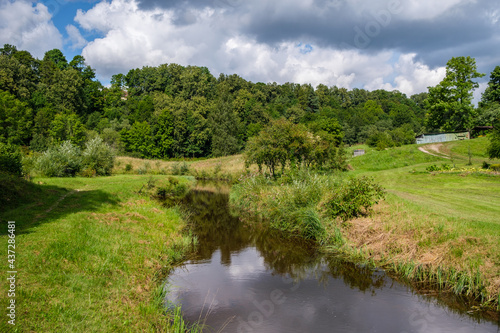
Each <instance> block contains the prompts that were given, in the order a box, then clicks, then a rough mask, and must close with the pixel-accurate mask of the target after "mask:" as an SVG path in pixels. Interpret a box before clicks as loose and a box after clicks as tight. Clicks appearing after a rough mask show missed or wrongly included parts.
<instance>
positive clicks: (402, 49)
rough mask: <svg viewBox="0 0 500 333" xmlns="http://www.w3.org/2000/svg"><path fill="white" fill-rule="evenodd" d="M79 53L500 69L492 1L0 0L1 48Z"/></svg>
mask: <svg viewBox="0 0 500 333" xmlns="http://www.w3.org/2000/svg"><path fill="white" fill-rule="evenodd" d="M4 43H9V44H14V45H16V46H17V47H18V49H22V50H28V51H30V52H31V53H32V54H33V55H35V56H36V57H38V58H42V57H43V54H44V52H45V51H47V50H50V49H53V48H59V49H61V50H62V51H63V52H64V53H65V54H66V56H67V58H68V60H71V58H72V57H73V56H74V55H76V54H82V55H83V56H84V57H85V59H86V61H87V63H88V64H89V65H90V66H92V67H93V68H94V69H95V70H96V72H97V74H98V78H99V79H100V80H101V81H102V82H103V83H106V82H108V81H109V78H110V77H111V75H113V74H117V73H124V74H126V73H127V72H128V71H129V70H130V69H131V68H138V67H139V68H140V67H142V66H146V65H149V66H156V65H159V64H162V63H178V64H181V65H198V66H206V67H208V68H209V69H210V71H211V72H212V74H213V75H215V76H218V75H219V73H225V74H233V73H236V74H238V75H240V76H242V77H243V78H245V79H247V80H251V81H254V82H257V81H261V82H273V81H274V82H278V83H284V82H297V83H311V84H312V85H313V86H316V85H317V84H319V83H323V84H326V85H328V86H333V85H336V86H341V87H346V88H355V87H356V88H365V89H369V90H373V89H380V88H382V89H387V90H393V89H397V90H400V91H402V92H404V93H406V94H407V95H412V94H414V93H419V92H422V91H426V90H427V87H428V86H433V85H436V84H437V83H439V81H441V79H442V78H443V77H444V73H445V66H446V62H447V61H448V60H449V59H450V58H451V57H454V56H472V57H474V58H476V61H477V63H478V68H479V71H481V72H483V73H486V74H487V76H486V77H485V78H484V79H483V80H482V81H483V84H482V86H481V89H479V91H478V92H476V95H479V96H480V92H481V90H483V89H484V86H485V84H486V82H487V81H488V77H489V74H490V72H491V71H492V70H493V68H494V67H495V66H497V65H500V6H499V5H498V0H272V1H271V0H252V1H249V0H108V1H99V0H83V1H78V0H43V1H39V2H32V1H28V0H20V1H11V0H0V44H1V45H3V44H4Z"/></svg>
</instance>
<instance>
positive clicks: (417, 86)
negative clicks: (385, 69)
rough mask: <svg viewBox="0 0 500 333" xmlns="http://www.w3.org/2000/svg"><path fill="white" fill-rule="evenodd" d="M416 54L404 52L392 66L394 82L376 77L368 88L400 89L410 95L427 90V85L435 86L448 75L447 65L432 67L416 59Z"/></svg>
mask: <svg viewBox="0 0 500 333" xmlns="http://www.w3.org/2000/svg"><path fill="white" fill-rule="evenodd" d="M415 56H416V54H403V55H401V56H400V57H399V60H398V62H397V63H396V64H395V65H394V66H393V68H392V71H393V72H392V73H391V74H392V75H394V76H395V78H394V82H393V83H388V82H384V80H382V79H381V78H376V79H375V80H374V81H372V82H371V83H369V84H368V85H367V86H366V88H367V89H370V90H373V89H386V90H394V89H396V90H399V91H401V92H403V93H405V94H406V95H408V96H411V95H413V94H417V93H419V92H423V91H427V87H430V86H435V85H437V84H438V83H439V82H441V80H442V79H443V78H444V76H445V75H446V68H445V67H438V68H436V69H430V68H429V66H427V65H424V64H422V63H421V62H418V61H417V62H416V61H415Z"/></svg>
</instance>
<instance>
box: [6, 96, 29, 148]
mask: <svg viewBox="0 0 500 333" xmlns="http://www.w3.org/2000/svg"><path fill="white" fill-rule="evenodd" d="M32 125H33V115H32V110H31V109H30V108H29V107H28V106H27V105H26V103H23V102H21V101H19V100H18V99H16V97H15V96H13V95H11V94H10V93H8V92H7V91H1V90H0V142H4V143H12V144H17V145H27V144H28V143H29V141H30V139H31V136H32Z"/></svg>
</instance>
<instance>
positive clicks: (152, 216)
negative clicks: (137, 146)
mask: <svg viewBox="0 0 500 333" xmlns="http://www.w3.org/2000/svg"><path fill="white" fill-rule="evenodd" d="M155 178H158V179H161V178H162V176H156V177H155ZM149 179H150V176H135V175H120V176H113V177H99V178H37V179H35V184H38V185H34V184H31V185H26V184H24V185H23V186H30V187H33V189H32V190H33V191H35V192H36V199H35V200H34V201H32V202H25V203H18V205H17V207H15V208H12V209H10V210H6V211H2V212H1V214H0V219H1V221H2V224H1V228H2V229H1V230H0V235H1V236H0V237H1V240H2V247H3V248H4V249H6V248H7V239H8V237H7V228H6V221H9V220H10V221H16V238H15V239H16V268H17V271H18V281H17V288H16V304H17V318H16V319H17V320H16V322H17V325H16V328H17V330H18V331H19V332H112V331H119V332H139V331H144V332H147V331H151V332H167V331H173V330H175V328H173V327H172V326H170V319H169V317H172V320H174V319H173V318H174V317H173V315H165V313H164V310H163V308H162V306H161V301H159V298H158V288H159V286H160V285H161V282H162V277H164V275H165V273H166V272H168V270H169V269H170V267H171V265H172V264H174V263H175V262H177V261H179V260H181V259H183V258H184V255H185V253H186V251H188V250H190V249H191V247H192V242H193V239H192V238H191V237H189V236H188V235H184V234H182V233H181V229H182V228H183V226H184V222H183V220H182V218H181V214H180V211H179V210H178V209H177V208H175V207H174V208H164V207H162V205H161V204H160V203H159V202H156V201H154V200H152V199H150V198H149V196H145V195H140V194H138V191H139V189H140V188H141V187H143V185H144V184H145V183H147V182H148V180H149ZM179 180H180V182H181V183H186V184H190V183H191V182H192V178H191V179H189V178H186V177H180V178H179ZM39 183H41V184H43V185H40V184H39ZM25 197H26V198H29V199H34V198H35V196H33V195H26V196H25ZM3 267H4V271H7V267H6V260H4V265H3ZM1 286H2V290H1V292H2V295H6V287H7V286H6V283H2V284H1ZM160 299H161V297H160ZM6 301H7V300H6V297H4V298H2V301H1V302H0V303H1V306H2V307H4V306H6V304H7V303H6ZM175 320H177V321H178V322H179V320H180V318H176V319H175ZM4 324H5V320H2V325H4ZM182 325H184V324H182ZM5 330H6V327H5V326H4V327H2V332H3V331H5Z"/></svg>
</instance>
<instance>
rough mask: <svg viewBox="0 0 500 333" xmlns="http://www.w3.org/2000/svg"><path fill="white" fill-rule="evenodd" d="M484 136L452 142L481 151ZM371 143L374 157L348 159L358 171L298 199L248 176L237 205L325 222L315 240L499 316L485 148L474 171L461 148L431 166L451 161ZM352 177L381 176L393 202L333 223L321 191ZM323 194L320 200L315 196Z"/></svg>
mask: <svg viewBox="0 0 500 333" xmlns="http://www.w3.org/2000/svg"><path fill="white" fill-rule="evenodd" d="M485 142H487V141H485V140H484V139H483V140H478V141H475V140H472V142H471V143H465V142H464V143H449V144H446V145H445V147H448V149H449V150H450V151H457V150H458V151H460V149H461V150H464V149H463V147H461V145H463V144H471V145H472V147H477V146H483V145H484V143H485ZM365 148H366V150H367V153H366V155H364V156H361V157H356V158H355V159H352V160H351V161H350V164H351V166H352V167H353V169H354V171H351V172H349V173H347V174H341V175H334V176H315V177H317V178H313V177H310V179H312V181H311V182H303V183H302V185H301V184H300V182H295V183H296V185H297V186H296V187H295V189H294V190H293V191H298V192H297V195H293V194H292V193H293V191H292V190H291V188H290V185H287V184H283V185H282V183H280V182H279V181H278V182H269V183H268V184H259V186H253V185H251V182H254V181H255V180H251V179H250V180H248V179H247V180H243V182H242V183H241V184H243V185H241V186H238V185H237V186H235V187H233V191H232V193H231V202H232V204H233V205H234V206H237V207H239V208H240V209H242V210H246V211H249V212H250V213H253V214H255V215H258V216H263V217H268V216H271V215H273V214H274V215H275V216H274V217H273V221H275V220H276V215H280V216H282V217H283V220H284V221H294V218H295V223H296V224H297V225H301V224H311V225H320V226H322V227H323V228H324V229H325V231H324V235H323V236H321V237H317V239H318V242H319V243H320V244H322V245H323V248H324V250H325V251H332V252H336V253H342V254H343V255H344V256H346V257H347V258H350V259H351V260H354V261H361V262H365V263H370V264H372V265H375V266H379V267H384V268H385V269H386V270H388V271H389V272H394V273H396V274H397V276H399V277H401V278H405V279H407V280H409V281H411V282H413V283H415V284H417V285H416V286H417V288H418V287H425V289H427V290H430V289H431V290H436V291H437V290H441V291H445V292H452V293H455V294H457V295H463V296H466V297H468V298H469V299H471V300H474V301H477V302H478V303H474V304H475V305H477V304H481V305H480V306H479V307H472V306H473V305H472V304H473V303H472V302H471V303H470V304H471V308H470V311H477V310H485V311H487V312H488V311H489V313H486V315H488V316H490V317H495V316H496V317H498V311H499V307H498V303H499V297H500V296H499V291H500V279H499V278H498V277H499V276H500V256H499V253H500V242H499V239H500V221H499V220H498V216H500V177H499V176H498V175H497V174H495V173H489V172H486V171H481V170H479V169H480V165H479V163H481V162H482V161H484V160H485V159H482V156H481V154H482V153H481V152H480V151H479V150H478V149H477V148H476V149H474V150H473V151H474V155H473V156H472V157H473V158H472V160H473V163H476V165H475V168H474V169H471V167H470V166H467V167H468V170H467V171H464V170H463V169H461V168H463V167H465V166H466V164H467V162H468V158H467V157H466V156H461V155H459V154H457V153H455V154H454V157H453V163H455V166H456V167H457V170H456V171H450V170H447V171H446V172H428V171H427V169H428V168H429V167H430V166H433V165H439V166H441V165H442V164H443V163H448V165H449V164H450V163H451V162H450V160H448V159H444V158H440V157H436V156H431V155H427V154H424V153H422V152H421V151H419V150H418V146H417V145H411V146H405V147H401V148H396V149H390V150H385V151H381V152H379V151H375V150H371V149H369V148H368V147H365ZM457 148H459V149H457ZM472 167H474V165H473V166H472ZM449 168H452V166H451V165H449ZM445 169H447V168H446V167H445ZM349 176H356V177H370V178H372V179H374V181H375V182H376V183H378V184H380V185H381V186H382V187H383V188H384V189H385V190H386V192H387V193H386V196H385V200H384V201H381V202H380V203H379V204H377V205H375V206H374V207H373V212H372V213H371V214H370V215H367V216H358V217H355V218H353V219H345V218H341V217H338V218H333V219H332V218H331V216H328V210H327V209H325V201H326V200H328V195H326V194H325V196H323V194H322V193H328V191H323V190H322V189H321V188H322V186H324V185H322V184H327V183H335V182H337V183H339V184H340V183H341V182H345V181H346V178H348V177H349ZM292 183H293V181H292ZM317 189H319V190H317ZM315 190H316V191H315ZM318 193H319V195H320V197H314V195H315V194H318ZM290 200H292V201H293V200H303V203H300V202H299V203H298V205H296V209H295V210H288V211H287V210H286V209H283V207H290V205H288V204H284V202H286V201H290ZM273 223H275V222H273ZM289 229H293V227H292V228H289ZM319 229H320V228H319V227H318V228H316V229H315V230H319ZM475 305H474V306H475Z"/></svg>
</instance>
